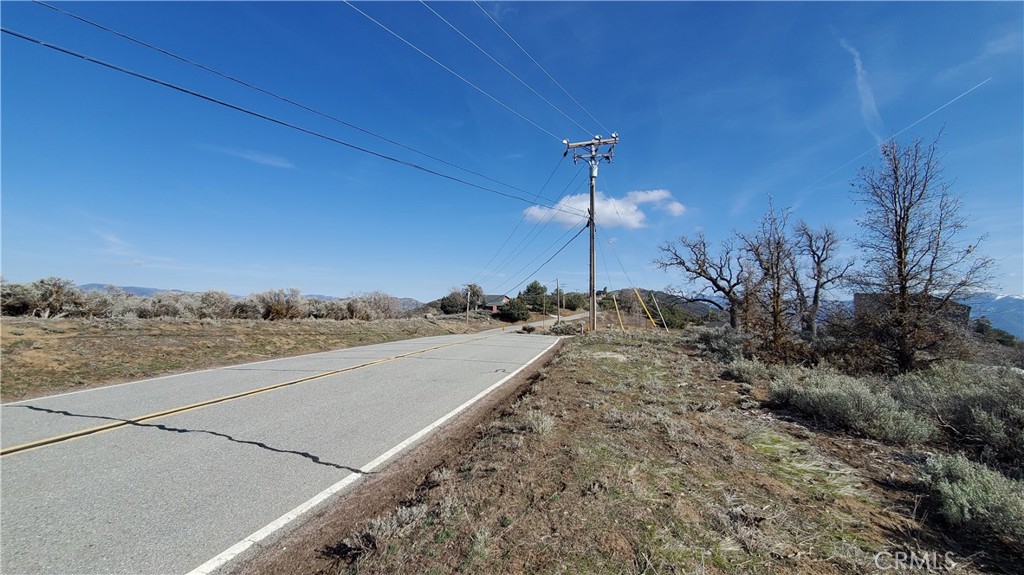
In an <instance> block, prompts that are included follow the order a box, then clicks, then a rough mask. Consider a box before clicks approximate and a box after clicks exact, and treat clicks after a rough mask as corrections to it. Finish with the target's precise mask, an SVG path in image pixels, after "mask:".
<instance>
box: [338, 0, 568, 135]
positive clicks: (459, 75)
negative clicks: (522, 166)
mask: <svg viewBox="0 0 1024 575" xmlns="http://www.w3.org/2000/svg"><path fill="white" fill-rule="evenodd" d="M341 1H342V2H344V3H345V4H347V5H348V6H349V7H350V8H352V9H353V10H355V11H356V12H359V13H360V14H362V15H363V16H364V17H366V19H367V20H369V21H370V22H373V23H374V24H376V25H377V26H380V27H381V28H383V29H384V30H385V31H387V32H388V33H389V34H391V35H392V36H394V37H395V38H398V39H399V40H401V41H402V42H404V43H405V44H406V45H407V46H409V47H410V48H412V49H413V50H416V51H417V52H419V53H420V54H422V55H423V56H424V57H426V58H427V59H428V60H430V61H431V62H433V63H435V64H437V65H438V66H440V67H441V68H444V69H445V70H446V71H447V72H448V73H450V74H451V75H453V76H455V77H456V78H458V79H460V80H462V81H463V82H465V83H466V84H468V85H469V86H470V87H472V88H473V89H475V90H476V91H477V92H480V93H481V94H483V95H484V96H487V97H488V98H490V99H491V100H493V101H494V102H495V103H497V104H498V105H500V106H501V107H503V108H505V109H506V110H508V111H509V112H512V113H513V114H515V115H516V116H519V117H520V118H521V119H523V120H524V121H526V122H527V123H529V124H530V125H532V126H533V127H535V128H537V129H538V130H540V131H542V132H544V133H545V134H547V135H549V136H551V137H552V138H554V139H555V140H557V141H559V142H561V141H562V138H559V137H558V136H556V135H555V134H554V132H552V131H550V130H548V129H547V128H544V127H543V126H541V125H540V124H538V123H537V122H534V121H533V120H531V119H529V118H527V117H526V116H524V115H523V114H522V113H520V112H519V111H517V110H516V109H514V108H512V107H511V106H509V105H508V104H506V103H505V102H502V101H501V100H499V99H498V98H497V97H495V96H493V95H491V93H490V92H488V91H486V90H484V89H483V88H481V87H480V86H477V85H476V84H474V83H473V82H471V81H469V80H468V79H466V77H465V76H463V75H461V74H459V73H458V72H456V71H455V70H452V69H451V68H449V67H448V66H446V65H445V64H443V63H442V62H441V61H440V60H438V59H437V58H434V57H433V56H431V55H430V54H427V53H426V52H424V51H423V50H422V49H420V48H419V47H418V46H416V45H415V44H413V43H412V42H410V41H408V40H406V39H405V38H403V37H402V35H401V34H399V33H398V32H395V31H394V30H392V29H391V28H388V27H387V26H385V25H384V24H382V23H381V22H380V21H378V20H376V19H375V18H374V17H373V16H370V15H369V14H367V13H366V12H363V11H362V10H360V9H359V8H356V6H355V5H354V4H352V3H351V2H349V0H341Z"/></svg>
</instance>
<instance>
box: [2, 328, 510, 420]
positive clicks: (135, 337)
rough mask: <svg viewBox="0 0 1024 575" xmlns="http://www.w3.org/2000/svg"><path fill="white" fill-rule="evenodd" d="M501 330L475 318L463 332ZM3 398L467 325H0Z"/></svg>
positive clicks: (457, 330) (440, 331) (438, 332)
mask: <svg viewBox="0 0 1024 575" xmlns="http://www.w3.org/2000/svg"><path fill="white" fill-rule="evenodd" d="M500 325H501V324H500V323H498V322H496V321H490V320H480V319H477V320H476V321H474V323H473V324H471V326H470V328H469V329H468V330H472V331H477V330H480V329H490V328H494V327H498V326H500ZM0 330H2V331H0V344H2V352H0V353H2V374H0V400H2V401H5V402H6V401H15V400H19V399H25V398H30V397H38V396H42V395H49V394H53V393H59V392H62V391H68V390H73V389H84V388H87V387H96V386H100V385H106V384H111V383H118V382H122V381H130V380H133V379H141V378H145V377H153V376H157V375H165V374H169V373H177V372H183V371H190V370H195V369H205V368H210V367H219V366H225V365H232V364H238V363H244V362H248V361H258V360H264V359H271V358H276V357H287V356H292V355H300V354H304V353H313V352H318V351H328V350H332V349H340V348H345V347H352V346H358V345H368V344H373V343H383V342H388V341H395V340H400V339H408V338H412V337H424V336H432V335H447V334H451V333H464V332H466V331H468V330H467V326H466V323H465V322H464V321H456V320H425V319H395V320H377V321H359V320H346V321H334V320H299V321H274V322H270V321H260V320H176V319H146V320H138V319H135V320H127V319H120V320H115V319H106V320H90V319H57V320H54V319H49V320H43V319H35V318H8V317H4V318H3V319H2V321H0Z"/></svg>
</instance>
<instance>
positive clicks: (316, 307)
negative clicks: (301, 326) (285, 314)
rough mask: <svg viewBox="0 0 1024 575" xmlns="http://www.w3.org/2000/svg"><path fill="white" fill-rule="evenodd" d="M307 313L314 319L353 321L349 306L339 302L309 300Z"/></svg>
mask: <svg viewBox="0 0 1024 575" xmlns="http://www.w3.org/2000/svg"><path fill="white" fill-rule="evenodd" d="M306 313H307V315H308V316H309V317H311V318H313V319H333V320H345V319H351V317H352V316H350V315H349V313H348V305H346V303H345V302H343V301H339V300H323V299H307V300H306Z"/></svg>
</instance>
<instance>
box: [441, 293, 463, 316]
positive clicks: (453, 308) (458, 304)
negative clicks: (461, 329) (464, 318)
mask: <svg viewBox="0 0 1024 575" xmlns="http://www.w3.org/2000/svg"><path fill="white" fill-rule="evenodd" d="M437 306H438V308H440V309H441V313H443V314H448V315H451V314H456V313H465V311H466V296H464V295H462V292H460V291H458V290H452V291H451V293H449V294H448V295H446V296H444V297H443V298H441V299H440V301H438V302H437Z"/></svg>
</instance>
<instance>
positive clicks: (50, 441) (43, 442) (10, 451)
mask: <svg viewBox="0 0 1024 575" xmlns="http://www.w3.org/2000/svg"><path fill="white" fill-rule="evenodd" d="M490 337H494V336H492V335H489V336H484V337H478V338H474V339H469V340H466V341H456V342H452V343H446V344H442V345H437V346H434V347H428V348H425V349H420V350H416V351H410V352H408V353H402V354H399V355H393V356H391V357H385V358H381V359H375V360H373V361H368V362H366V363H361V364H359V365H353V366H349V367H345V368H342V369H335V370H332V371H327V372H324V373H319V374H317V375H310V376H306V377H302V378H299V379H293V380H291V381H285V382H283V383H275V384H273V385H268V386H265V387H260V388H257V389H250V390H249V391H243V392H240V393H235V394H232V395H225V396H223V397H217V398H214V399H208V400H206V401H200V402H198V403H193V404H190V405H185V406H182V407H175V408H172V409H167V410H164V411H158V412H156V413H150V414H148V415H143V416H141V417H133V418H131V419H124V420H120V421H115V422H111V423H107V424H104V425H97V426H96V427H89V428H86V429H80V430H78V431H72V432H71V433H65V434H63V435H55V436H53V437H47V438H45V439H37V440H36V441H30V442H28V443H22V444H20V445H13V446H11V447H6V448H4V449H2V450H0V457H6V456H8V455H14V454H15V453H25V452H26V451H31V450H35V449H40V448H42V447H46V446H49V445H56V444H59V443H64V442H67V441H71V440H74V439H78V438H81V437H86V436H90V435H96V434H97V433H103V432H106V431H111V430H114V429H119V428H122V427H127V426H130V425H135V424H138V423H144V422H147V421H153V420H156V419H162V418H164V417H170V416H172V415H177V414H179V413H185V412H186V411H194V410H197V409H202V408H204V407H209V406H211V405H217V404H221V403H226V402H229V401H234V400H236V399H241V398H243V397H250V396H253V395H258V394H261V393H267V392H270V391H274V390H277V389H281V388H283V387H289V386H292V385H297V384H300V383H307V382H310V381H316V380H319V379H324V378H327V377H331V376H335V375H338V374H341V373H346V372H349V371H355V370H357V369H363V368H366V367H372V366H374V365H380V364H382V363H387V362H389V361H394V360H396V359H402V358H405V357H410V356H413V355H419V354H421V353H427V352H430V351H435V350H438V349H443V348H446V347H451V346H453V345H460V344H464V343H472V342H475V341H480V340H484V339H487V338H490Z"/></svg>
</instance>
